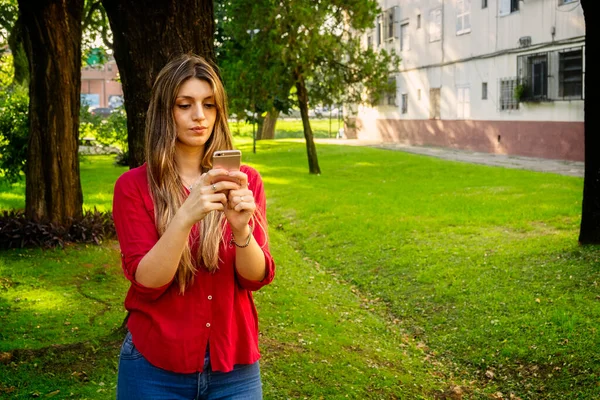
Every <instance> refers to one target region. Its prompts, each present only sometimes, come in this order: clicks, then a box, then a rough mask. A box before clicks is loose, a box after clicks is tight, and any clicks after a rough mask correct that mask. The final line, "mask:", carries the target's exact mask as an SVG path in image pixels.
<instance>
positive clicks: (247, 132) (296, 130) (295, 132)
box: [231, 118, 344, 139]
mask: <svg viewBox="0 0 600 400" xmlns="http://www.w3.org/2000/svg"><path fill="white" fill-rule="evenodd" d="M343 126H344V124H343V122H342V123H338V120H337V119H335V118H332V119H331V121H330V120H329V118H320V119H311V120H310V127H311V129H312V131H313V135H314V137H316V138H329V137H335V135H336V133H337V131H338V129H339V128H343ZM231 132H232V133H233V134H234V135H236V136H243V137H252V124H247V123H245V122H243V121H242V122H233V123H231ZM290 138H295V139H298V138H304V132H303V130H302V121H301V120H297V119H294V120H292V119H279V120H277V124H276V125H275V139H290Z"/></svg>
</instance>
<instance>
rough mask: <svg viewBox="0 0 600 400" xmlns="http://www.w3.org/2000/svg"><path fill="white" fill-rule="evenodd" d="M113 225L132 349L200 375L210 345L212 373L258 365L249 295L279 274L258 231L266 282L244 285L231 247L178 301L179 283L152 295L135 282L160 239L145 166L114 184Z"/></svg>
mask: <svg viewBox="0 0 600 400" xmlns="http://www.w3.org/2000/svg"><path fill="white" fill-rule="evenodd" d="M241 170H242V171H243V172H245V173H246V174H247V175H248V187H249V188H250V190H251V191H252V193H253V194H254V200H255V202H256V206H257V209H259V210H260V211H261V212H262V214H263V215H264V216H265V218H266V201H265V193H264V187H263V182H262V180H261V178H260V175H259V174H258V172H257V171H256V170H254V169H252V168H251V167H248V166H245V165H244V166H242V167H241ZM113 218H114V221H115V227H116V231H117V237H118V239H119V244H120V246H121V255H122V265H123V270H124V272H125V276H126V277H127V279H129V280H130V281H131V287H130V288H129V291H128V293H127V297H126V298H125V308H126V309H127V310H128V311H129V312H130V316H129V320H128V322H127V326H128V328H129V330H130V332H131V335H132V338H133V342H134V344H135V346H136V347H137V349H138V350H139V351H140V352H141V353H142V354H143V355H144V357H145V358H146V359H147V360H148V361H149V362H150V363H151V364H153V365H155V366H157V367H159V368H162V369H166V370H169V371H173V372H179V373H191V372H199V371H202V368H203V366H204V356H205V353H206V349H207V344H208V345H209V349H210V363H211V367H212V369H213V370H214V371H221V372H228V371H231V370H232V369H233V366H234V365H235V364H252V363H254V362H256V361H257V360H258V359H259V358H260V354H259V351H258V317H257V313H256V308H255V306H254V301H253V299H252V291H254V290H258V289H260V288H261V287H262V286H264V285H266V284H268V283H270V282H271V281H272V280H273V277H274V275H275V263H274V262H273V258H272V257H271V254H270V252H269V248H268V244H267V240H268V238H267V234H266V232H263V230H262V229H261V228H260V227H259V226H258V225H256V227H255V229H254V231H253V235H254V238H255V239H256V241H257V242H258V244H259V245H260V246H261V248H262V250H263V253H264V256H265V265H266V274H265V278H264V279H263V280H262V281H260V282H256V281H250V280H247V279H244V278H243V277H242V276H240V275H239V274H238V273H237V272H236V268H235V246H234V245H233V244H229V240H226V241H225V243H221V246H220V249H219V258H220V260H219V268H218V270H217V271H216V272H215V273H210V272H208V270H207V269H206V268H204V267H203V266H200V267H198V271H197V273H196V277H195V279H194V283H193V284H192V285H189V286H188V287H187V288H186V291H185V294H183V295H181V294H180V293H179V286H178V284H177V282H174V281H171V282H170V283H168V284H166V285H164V286H163V287H159V288H148V287H145V286H143V285H141V284H140V283H139V282H136V280H135V271H136V269H137V267H138V264H139V262H140V260H141V259H142V258H143V257H144V256H145V255H146V253H148V251H150V249H152V247H153V246H154V245H155V244H156V242H157V241H158V239H159V235H158V232H157V230H156V225H155V216H154V204H153V202H152V198H151V195H150V191H149V187H148V178H147V168H146V164H144V165H143V166H141V167H139V168H135V169H132V170H130V171H127V172H125V173H124V174H123V175H121V177H120V178H119V179H118V180H117V182H116V184H115V193H114V199H113ZM194 229H195V228H194ZM193 234H194V232H192V235H193ZM224 234H225V238H226V239H229V238H230V237H231V229H230V227H229V224H226V228H225V232H224ZM196 237H197V236H196ZM196 247H197V246H196Z"/></svg>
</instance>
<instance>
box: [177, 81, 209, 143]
mask: <svg viewBox="0 0 600 400" xmlns="http://www.w3.org/2000/svg"><path fill="white" fill-rule="evenodd" d="M173 118H174V119H175V127H176V129H177V144H178V146H184V147H192V148H194V147H201V148H203V147H204V145H205V143H206V141H207V140H208V139H209V138H210V135H212V132H213V127H214V125H215V120H216V119H217V106H216V104H215V98H214V93H213V90H212V88H211V87H210V84H209V83H208V82H206V81H203V80H200V79H198V78H190V79H188V80H187V81H185V82H184V83H183V84H182V85H181V88H180V89H179V93H177V98H176V99H175V107H174V108H173Z"/></svg>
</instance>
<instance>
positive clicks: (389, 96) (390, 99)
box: [387, 78, 396, 106]
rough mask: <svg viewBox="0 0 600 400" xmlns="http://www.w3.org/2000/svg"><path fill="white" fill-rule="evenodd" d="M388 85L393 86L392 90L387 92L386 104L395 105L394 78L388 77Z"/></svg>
mask: <svg viewBox="0 0 600 400" xmlns="http://www.w3.org/2000/svg"><path fill="white" fill-rule="evenodd" d="M388 86H389V87H393V89H394V90H393V91H391V92H387V104H388V106H396V78H389V79H388Z"/></svg>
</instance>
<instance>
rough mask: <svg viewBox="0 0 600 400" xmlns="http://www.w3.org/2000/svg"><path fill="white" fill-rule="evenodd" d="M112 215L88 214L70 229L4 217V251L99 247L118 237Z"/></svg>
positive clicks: (15, 214) (16, 214)
mask: <svg viewBox="0 0 600 400" xmlns="http://www.w3.org/2000/svg"><path fill="white" fill-rule="evenodd" d="M115 235H116V233H115V226H114V223H113V219H112V213H111V212H100V211H98V210H96V209H94V210H93V211H87V212H84V214H83V217H82V218H79V219H76V220H74V221H73V223H72V224H71V226H70V227H63V226H58V225H55V224H52V223H50V222H48V221H32V220H30V219H28V218H27V217H26V216H25V213H24V212H23V211H21V210H19V211H14V210H12V211H4V212H3V213H2V215H0V249H10V248H23V247H46V248H48V247H57V246H60V247H63V246H64V245H65V244H66V243H96V244H100V243H101V242H102V240H103V239H110V238H113V237H115Z"/></svg>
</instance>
